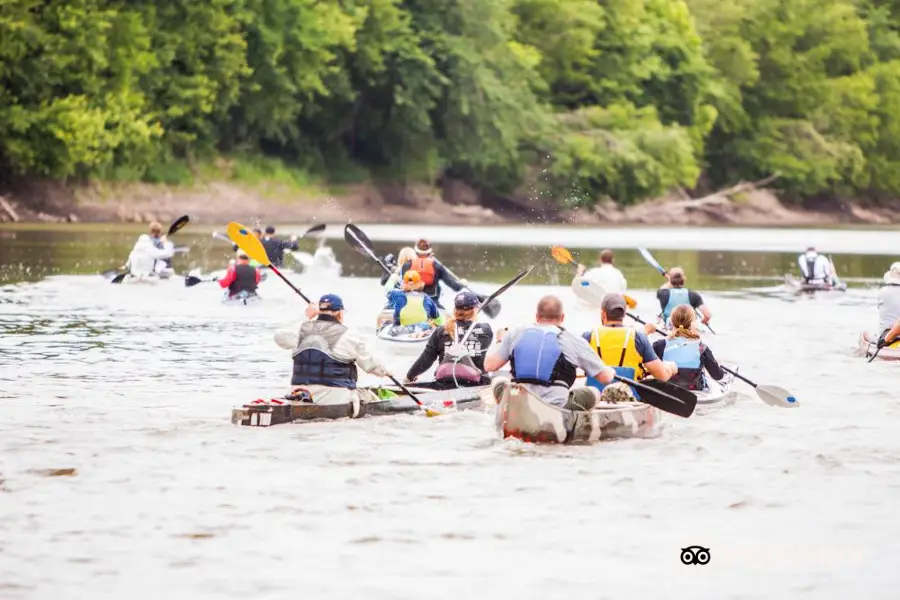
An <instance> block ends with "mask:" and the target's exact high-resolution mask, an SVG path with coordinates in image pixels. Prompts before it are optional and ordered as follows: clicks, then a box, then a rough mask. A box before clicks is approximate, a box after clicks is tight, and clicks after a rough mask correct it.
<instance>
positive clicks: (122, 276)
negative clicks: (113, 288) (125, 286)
mask: <svg viewBox="0 0 900 600" xmlns="http://www.w3.org/2000/svg"><path fill="white" fill-rule="evenodd" d="M126 275H128V273H119V274H118V275H116V276H115V277H113V278H112V279H111V280H110V283H122V281H123V280H124V279H125V276H126Z"/></svg>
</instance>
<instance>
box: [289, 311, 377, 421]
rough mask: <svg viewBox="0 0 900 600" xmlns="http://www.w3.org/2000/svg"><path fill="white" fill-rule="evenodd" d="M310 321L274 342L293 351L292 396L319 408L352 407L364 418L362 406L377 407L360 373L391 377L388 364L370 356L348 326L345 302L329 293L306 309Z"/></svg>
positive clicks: (364, 345) (357, 335)
mask: <svg viewBox="0 0 900 600" xmlns="http://www.w3.org/2000/svg"><path fill="white" fill-rule="evenodd" d="M306 317H307V319H309V320H308V321H306V322H304V323H302V324H301V325H300V327H299V332H298V331H297V329H296V328H295V329H287V330H281V331H279V332H278V333H276V334H275V342H276V343H277V344H278V345H279V346H281V347H282V348H285V349H288V350H291V351H292V357H293V361H294V370H293V374H292V375H291V385H292V386H294V390H293V392H292V396H294V397H305V398H306V397H308V398H307V399H308V400H309V401H311V402H312V403H314V404H352V406H353V414H352V415H350V416H354V417H355V416H358V415H359V405H360V403H366V402H377V401H378V400H379V398H378V396H376V395H375V394H374V393H373V392H371V391H370V390H367V389H363V388H358V387H357V383H356V382H357V379H358V369H362V370H363V371H365V372H366V373H370V374H372V375H376V376H379V377H390V376H391V373H390V371H389V370H388V369H387V367H385V366H384V363H383V362H382V361H381V360H379V359H378V358H377V357H375V356H374V355H373V354H372V352H371V351H370V349H369V347H368V345H367V344H366V341H365V340H364V339H363V338H362V336H360V335H359V334H358V333H356V332H354V331H352V330H350V329H348V328H347V326H346V325H344V302H343V300H342V299H341V298H340V296H337V295H335V294H325V295H324V296H322V297H321V298H320V299H319V302H318V304H310V305H308V306H307V308H306Z"/></svg>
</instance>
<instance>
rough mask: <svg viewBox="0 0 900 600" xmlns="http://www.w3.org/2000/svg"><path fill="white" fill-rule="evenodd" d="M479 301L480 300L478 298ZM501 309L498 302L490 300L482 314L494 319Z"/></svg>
mask: <svg viewBox="0 0 900 600" xmlns="http://www.w3.org/2000/svg"><path fill="white" fill-rule="evenodd" d="M479 300H480V298H479ZM501 308H503V307H502V306H500V301H499V300H491V301H490V302H489V303H487V304H485V305H484V314H486V315H487V316H489V317H490V318H492V319H496V318H497V315H499V314H500V309H501Z"/></svg>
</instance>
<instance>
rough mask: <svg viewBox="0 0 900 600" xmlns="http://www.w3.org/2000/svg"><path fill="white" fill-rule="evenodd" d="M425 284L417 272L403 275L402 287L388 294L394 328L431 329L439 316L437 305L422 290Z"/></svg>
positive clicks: (408, 272)
mask: <svg viewBox="0 0 900 600" xmlns="http://www.w3.org/2000/svg"><path fill="white" fill-rule="evenodd" d="M424 287H425V282H424V281H422V277H421V276H420V275H419V272H418V271H407V272H406V273H404V274H403V287H402V288H401V289H399V290H391V291H390V292H388V304H389V305H390V307H391V308H392V309H393V310H394V322H393V325H394V326H395V327H397V326H401V327H414V328H417V329H423V330H424V329H431V328H432V327H434V324H435V323H436V322H437V320H438V318H439V317H440V314H439V313H438V308H437V305H436V304H435V303H434V300H432V299H431V298H430V297H429V296H428V295H427V294H425V293H424V292H423V291H422V290H423V289H424Z"/></svg>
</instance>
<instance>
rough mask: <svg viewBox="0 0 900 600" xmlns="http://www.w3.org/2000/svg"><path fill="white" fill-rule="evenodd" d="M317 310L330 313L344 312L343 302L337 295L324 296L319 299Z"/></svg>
mask: <svg viewBox="0 0 900 600" xmlns="http://www.w3.org/2000/svg"><path fill="white" fill-rule="evenodd" d="M319 310H327V311H332V312H337V311H339V310H344V301H343V300H341V297H340V296H338V295H337V294H325V295H324V296H322V297H321V298H319Z"/></svg>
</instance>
